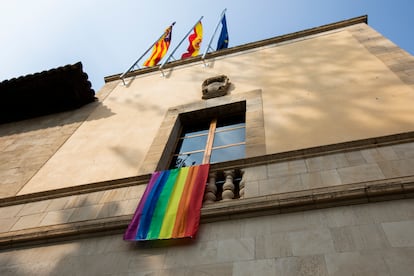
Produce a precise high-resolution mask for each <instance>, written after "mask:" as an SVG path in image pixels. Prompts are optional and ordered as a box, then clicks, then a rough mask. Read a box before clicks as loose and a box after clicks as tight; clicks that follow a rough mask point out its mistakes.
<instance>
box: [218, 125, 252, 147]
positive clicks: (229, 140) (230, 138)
mask: <svg viewBox="0 0 414 276" xmlns="http://www.w3.org/2000/svg"><path fill="white" fill-rule="evenodd" d="M244 141H245V129H244V128H238V129H233V130H228V131H222V132H216V134H215V135H214V143H213V147H218V146H224V145H229V144H236V143H240V142H244Z"/></svg>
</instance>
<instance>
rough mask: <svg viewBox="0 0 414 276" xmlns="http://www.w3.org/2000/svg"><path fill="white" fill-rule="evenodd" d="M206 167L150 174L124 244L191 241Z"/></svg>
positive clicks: (203, 186) (196, 221)
mask: <svg viewBox="0 0 414 276" xmlns="http://www.w3.org/2000/svg"><path fill="white" fill-rule="evenodd" d="M209 168H210V166H209V164H204V165H199V166H193V167H184V168H179V169H172V170H168V171H159V172H154V173H153V174H152V177H151V179H150V181H149V183H148V185H147V188H146V189H145V192H144V194H143V196H142V198H141V201H140V202H139V204H138V207H137V209H136V211H135V214H134V216H133V218H132V221H131V223H130V224H129V226H128V228H127V230H126V232H125V234H124V240H132V241H148V240H164V239H180V238H194V237H195V235H196V233H197V231H198V227H199V221H200V210H201V205H202V203H203V196H204V189H205V186H206V182H207V177H208V171H209Z"/></svg>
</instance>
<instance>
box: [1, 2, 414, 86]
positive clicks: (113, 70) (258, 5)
mask: <svg viewBox="0 0 414 276" xmlns="http://www.w3.org/2000/svg"><path fill="white" fill-rule="evenodd" d="M225 8H226V9H227V12H226V18H227V27H228V32H229V47H234V46H238V45H243V44H246V43H249V42H254V41H258V40H262V39H267V38H272V37H276V36H280V35H284V34H289V33H292V32H297V31H301V30H305V29H309V28H313V27H318V26H321V25H325V24H329V23H334V22H337V21H341V20H345V19H350V18H353V17H358V16H361V15H368V25H370V26H371V27H372V28H374V29H375V30H377V31H378V32H380V33H382V34H383V35H384V36H385V37H387V38H388V39H390V40H391V41H393V42H394V43H395V44H397V45H398V46H400V47H401V48H403V49H404V50H406V51H407V52H409V53H410V54H412V55H414V37H413V29H412V28H413V26H414V16H412V11H413V10H414V1H412V0H394V1H386V0H312V1H311V0H289V1H282V0H255V1H252V0H207V1H189V0H176V1H166V0H158V1H153V0H13V1H7V0H1V8H0V39H1V40H0V41H1V44H0V81H4V80H7V79H11V78H15V77H19V76H24V75H27V74H33V73H37V72H41V71H44V70H49V69H52V68H56V67H60V66H64V65H67V64H74V63H76V62H78V61H80V62H82V64H83V70H84V71H85V72H86V73H87V74H88V77H89V80H90V81H91V83H92V88H93V89H94V90H95V91H96V92H98V91H99V89H100V88H102V86H103V85H104V77H106V76H110V75H114V74H119V73H122V72H124V71H125V70H127V69H128V68H129V67H130V66H131V65H132V64H133V63H134V62H135V60H137V59H138V57H139V56H141V55H142V54H143V53H144V52H145V51H146V50H147V49H148V48H149V47H150V46H151V45H152V43H153V42H154V41H155V40H156V39H157V38H158V37H160V35H161V34H162V33H163V31H164V30H165V29H166V28H167V27H168V26H169V25H170V24H171V23H172V22H174V21H175V22H176V24H175V26H174V28H173V32H172V40H171V45H170V49H169V53H171V51H172V50H173V49H174V48H175V47H176V46H177V45H178V43H179V42H180V41H181V40H182V39H183V38H184V37H185V35H186V34H187V33H188V31H189V30H190V29H191V28H192V27H193V25H194V24H195V23H196V22H197V21H198V19H199V18H200V17H201V16H204V17H203V20H202V24H203V42H202V44H201V51H200V52H201V53H202V52H204V50H205V49H206V47H207V46H208V42H209V40H210V38H211V36H212V34H213V32H214V29H215V27H216V25H217V23H218V20H219V17H220V14H221V12H222V11H223V9H225ZM217 37H218V34H217V35H216V38H215V40H216V39H217ZM215 40H214V41H215ZM213 45H215V44H214V42H213ZM187 46H188V43H187V40H185V42H183V44H182V45H181V46H180V47H179V48H178V49H177V52H176V54H175V55H174V57H175V58H177V59H178V58H179V57H180V56H181V54H182V53H183V52H185V49H186V48H187ZM169 53H167V55H168V54H169ZM143 61H144V60H142V61H141V63H142V62H143Z"/></svg>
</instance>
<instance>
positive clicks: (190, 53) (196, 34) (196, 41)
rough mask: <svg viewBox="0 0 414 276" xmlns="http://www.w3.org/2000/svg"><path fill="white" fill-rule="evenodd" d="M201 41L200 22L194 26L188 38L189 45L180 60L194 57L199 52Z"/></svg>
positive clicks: (201, 30) (201, 29) (201, 27)
mask: <svg viewBox="0 0 414 276" xmlns="http://www.w3.org/2000/svg"><path fill="white" fill-rule="evenodd" d="M202 40H203V26H202V25H201V20H200V21H198V23H197V24H196V25H195V26H194V30H193V33H192V34H191V35H190V36H189V37H188V41H189V45H188V48H187V52H186V53H184V54H182V55H181V58H182V59H184V58H189V57H195V56H197V55H198V52H199V51H200V46H201V41H202Z"/></svg>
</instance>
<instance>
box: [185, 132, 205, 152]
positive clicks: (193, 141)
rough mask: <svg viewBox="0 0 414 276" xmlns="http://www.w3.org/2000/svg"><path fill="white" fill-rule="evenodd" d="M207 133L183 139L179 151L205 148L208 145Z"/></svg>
mask: <svg viewBox="0 0 414 276" xmlns="http://www.w3.org/2000/svg"><path fill="white" fill-rule="evenodd" d="M206 142H207V135H203V136H195V137H192V138H185V139H183V140H181V148H180V152H179V153H183V152H189V151H194V150H204V148H205V147H206Z"/></svg>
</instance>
